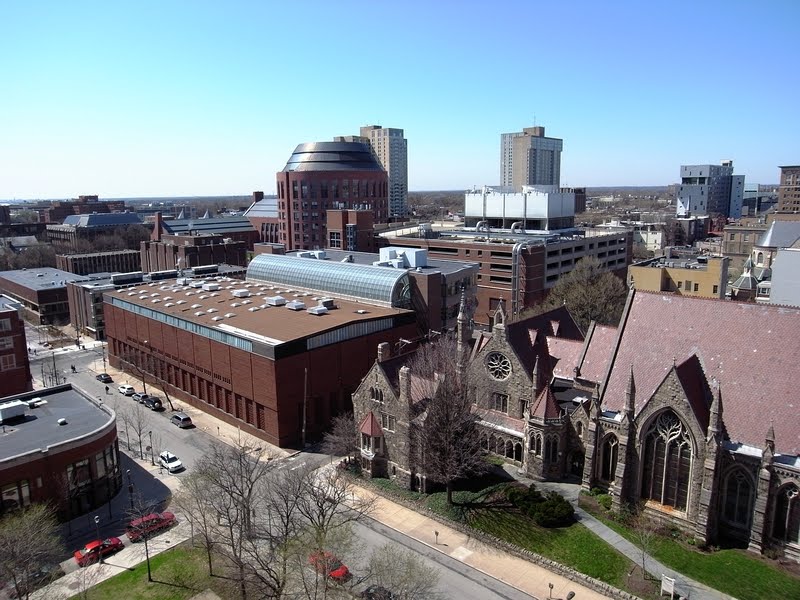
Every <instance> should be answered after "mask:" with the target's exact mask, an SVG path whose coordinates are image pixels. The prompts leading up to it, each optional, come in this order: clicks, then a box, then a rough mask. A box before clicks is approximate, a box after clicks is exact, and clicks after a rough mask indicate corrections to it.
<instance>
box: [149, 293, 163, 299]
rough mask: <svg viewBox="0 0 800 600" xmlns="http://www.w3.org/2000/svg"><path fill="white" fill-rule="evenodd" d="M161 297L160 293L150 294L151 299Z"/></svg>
mask: <svg viewBox="0 0 800 600" xmlns="http://www.w3.org/2000/svg"><path fill="white" fill-rule="evenodd" d="M160 295H161V294H159V293H158V292H153V293H152V294H150V297H151V298H155V297H156V296H160Z"/></svg>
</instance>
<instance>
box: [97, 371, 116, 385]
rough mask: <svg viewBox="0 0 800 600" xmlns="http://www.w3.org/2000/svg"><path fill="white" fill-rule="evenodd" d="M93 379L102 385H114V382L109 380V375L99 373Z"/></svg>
mask: <svg viewBox="0 0 800 600" xmlns="http://www.w3.org/2000/svg"><path fill="white" fill-rule="evenodd" d="M95 379H97V381H101V382H103V383H114V380H113V379H111V375H109V374H108V373H100V374H99V375H98V376H97V377H95Z"/></svg>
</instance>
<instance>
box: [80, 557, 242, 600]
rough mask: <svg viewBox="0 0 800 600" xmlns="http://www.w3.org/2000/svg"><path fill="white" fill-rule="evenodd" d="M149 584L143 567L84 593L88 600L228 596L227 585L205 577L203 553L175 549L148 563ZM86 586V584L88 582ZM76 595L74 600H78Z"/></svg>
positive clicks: (228, 583) (178, 599)
mask: <svg viewBox="0 0 800 600" xmlns="http://www.w3.org/2000/svg"><path fill="white" fill-rule="evenodd" d="M150 567H151V570H152V573H153V580H154V581H152V582H148V581H147V565H145V564H144V563H143V564H141V565H139V566H137V567H136V568H135V569H133V570H132V571H126V572H124V573H120V574H119V575H117V576H115V577H112V578H111V579H107V580H106V581H103V582H102V583H99V584H98V585H96V586H94V587H93V588H91V589H90V590H88V592H87V593H86V598H88V599H89V600H104V599H108V600H118V599H120V598H125V600H173V599H174V600H184V599H186V598H191V597H192V596H194V595H196V594H198V593H200V592H202V591H203V590H205V589H208V588H210V589H212V590H214V591H215V592H216V593H217V594H219V595H220V596H222V597H223V598H225V597H228V596H229V595H230V591H229V590H230V581H229V580H227V579H222V578H219V577H210V576H209V575H208V565H207V563H206V554H205V551H204V550H203V549H201V548H192V547H191V546H183V545H182V546H178V547H176V548H174V549H173V550H168V551H166V552H162V553H161V554H158V555H157V556H154V557H153V558H151V559H150ZM87 583H89V582H87ZM80 597H81V595H80V594H78V595H76V596H74V598H80Z"/></svg>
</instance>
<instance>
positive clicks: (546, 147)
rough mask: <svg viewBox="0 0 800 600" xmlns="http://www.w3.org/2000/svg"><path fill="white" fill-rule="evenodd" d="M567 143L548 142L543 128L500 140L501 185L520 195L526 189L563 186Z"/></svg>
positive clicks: (557, 139)
mask: <svg viewBox="0 0 800 600" xmlns="http://www.w3.org/2000/svg"><path fill="white" fill-rule="evenodd" d="M563 145H564V141H563V140H561V139H559V138H549V137H546V136H545V134H544V127H525V128H524V129H523V130H522V131H518V132H514V133H503V134H501V136H500V185H501V186H502V187H505V188H512V187H513V188H514V190H515V191H521V190H522V186H523V185H556V186H557V185H560V184H561V149H562V147H563Z"/></svg>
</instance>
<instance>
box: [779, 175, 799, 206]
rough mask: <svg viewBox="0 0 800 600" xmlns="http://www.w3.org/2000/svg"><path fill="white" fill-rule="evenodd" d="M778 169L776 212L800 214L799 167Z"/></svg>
mask: <svg viewBox="0 0 800 600" xmlns="http://www.w3.org/2000/svg"><path fill="white" fill-rule="evenodd" d="M779 168H780V170H781V183H780V186H779V187H778V212H800V165H794V166H786V167H779Z"/></svg>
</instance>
